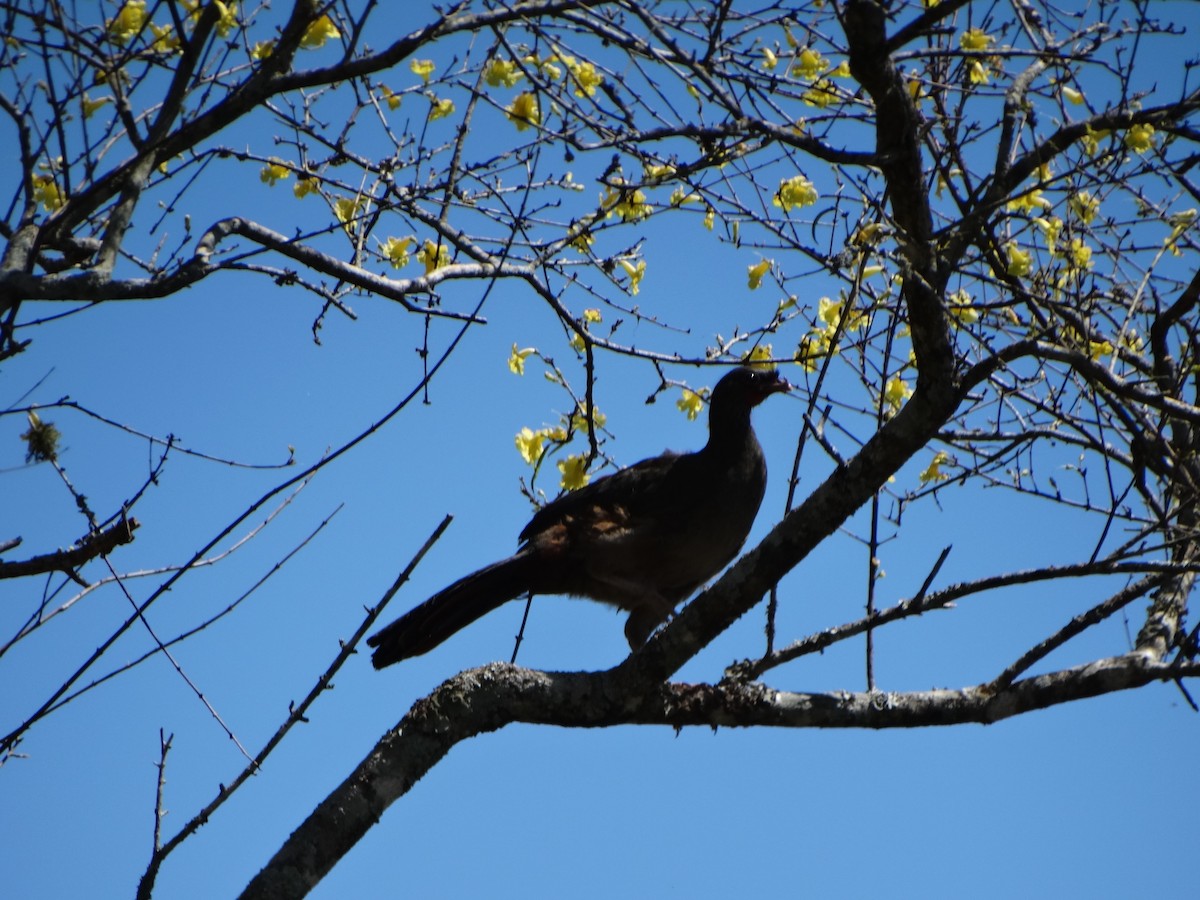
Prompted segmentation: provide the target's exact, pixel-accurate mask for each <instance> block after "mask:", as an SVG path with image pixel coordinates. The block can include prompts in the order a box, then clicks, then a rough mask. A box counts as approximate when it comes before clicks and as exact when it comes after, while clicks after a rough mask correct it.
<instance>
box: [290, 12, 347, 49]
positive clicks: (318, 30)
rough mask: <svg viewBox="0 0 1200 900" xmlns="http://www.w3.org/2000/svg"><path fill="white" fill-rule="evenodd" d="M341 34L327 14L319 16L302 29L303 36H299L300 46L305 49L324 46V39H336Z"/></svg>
mask: <svg viewBox="0 0 1200 900" xmlns="http://www.w3.org/2000/svg"><path fill="white" fill-rule="evenodd" d="M341 36H342V33H341V32H340V31H338V30H337V26H336V25H334V24H333V19H331V18H329V16H321V18H319V19H317V20H316V21H314V22H313V23H312V24H311V25H309V26H308V27H307V28H306V29H304V36H303V37H302V38H300V46H301V47H303V48H304V49H305V50H315V49H316V48H317V47H324V46H325V42H326V41H329V40H337V39H338V38H340V37H341Z"/></svg>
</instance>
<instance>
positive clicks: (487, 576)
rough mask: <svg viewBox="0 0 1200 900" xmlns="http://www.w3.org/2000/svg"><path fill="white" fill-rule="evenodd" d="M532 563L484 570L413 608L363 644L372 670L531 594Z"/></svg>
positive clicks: (518, 560) (515, 559)
mask: <svg viewBox="0 0 1200 900" xmlns="http://www.w3.org/2000/svg"><path fill="white" fill-rule="evenodd" d="M535 570H536V565H535V560H534V559H533V557H532V555H531V554H529V553H527V552H520V553H517V554H516V555H515V556H510V557H509V558H508V559H504V560H501V561H500V562H498V563H492V565H490V566H485V567H484V568H482V569H480V570H479V571H478V572H474V573H472V574H470V575H468V576H466V577H465V578H460V579H459V580H458V581H456V582H454V584H452V585H450V586H449V587H447V588H445V589H443V590H441V591H439V592H438V593H436V594H434V595H433V596H432V597H430V598H429V599H428V600H426V601H425V602H424V603H422V604H421V605H420V606H416V607H413V608H412V609H410V610H409V611H408V612H406V613H405V614H404V615H403V616H401V617H400V618H399V619H397V620H396V621H395V622H392V624H390V625H388V626H387V627H386V628H383V629H382V630H380V631H378V632H376V633H375V634H373V635H371V637H369V638H367V645H368V646H370V647H374V648H375V652H374V653H373V654H372V655H371V663H372V665H374V666H375V668H376V669H382V668H383V667H384V666H390V665H391V664H392V663H398V662H400V660H402V659H408V658H409V657H410V656H420V655H421V654H422V653H428V652H429V651H430V650H432V649H433V648H434V647H436V646H437V645H438V644H440V643H441V642H442V641H444V640H446V639H447V638H449V637H450V636H451V635H453V634H455V633H457V632H458V631H460V630H461V629H463V628H466V627H467V626H468V625H470V624H471V623H472V622H474V621H475V620H476V619H478V618H479V617H480V616H483V615H486V614H487V613H490V612H491V611H492V610H493V609H495V608H496V607H498V606H501V605H503V604H504V603H507V602H508V601H509V600H512V599H514V598H516V597H519V596H521V595H522V594H525V593H528V592H529V591H531V590H533V576H534V572H535Z"/></svg>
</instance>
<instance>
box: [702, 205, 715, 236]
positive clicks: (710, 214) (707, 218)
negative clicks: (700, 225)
mask: <svg viewBox="0 0 1200 900" xmlns="http://www.w3.org/2000/svg"><path fill="white" fill-rule="evenodd" d="M716 218H717V211H716V210H715V209H713V208H712V207H711V206H710V207H709V208H708V211H707V212H705V214H704V227H705V228H707V229H708V230H709V231H712V230H713V222H714V220H715V219H716Z"/></svg>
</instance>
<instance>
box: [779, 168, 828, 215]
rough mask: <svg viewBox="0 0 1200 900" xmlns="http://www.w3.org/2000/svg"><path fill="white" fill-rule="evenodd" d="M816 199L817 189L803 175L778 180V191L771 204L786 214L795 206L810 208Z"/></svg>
mask: <svg viewBox="0 0 1200 900" xmlns="http://www.w3.org/2000/svg"><path fill="white" fill-rule="evenodd" d="M818 197H819V195H818V194H817V189H816V188H815V187H814V186H813V183H812V182H811V181H809V180H808V179H807V178H805V177H804V176H803V175H794V176H792V177H791V178H784V179H780V182H779V190H777V191H776V192H775V196H774V197H773V198H772V200H771V202H772V203H773V204H774V205H775V206H778V207H780V208H781V209H782V210H783V211H784V212H785V213H786V212H791V210H792V207H795V206H812V205H813V204H814V203H816V202H817V199H818Z"/></svg>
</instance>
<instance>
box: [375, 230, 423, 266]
mask: <svg viewBox="0 0 1200 900" xmlns="http://www.w3.org/2000/svg"><path fill="white" fill-rule="evenodd" d="M415 242H416V238H414V237H406V238H396V237H389V238H388V239H387V241H385V242H384V243H382V244H380V245H379V252H380V253H381V254H382V255H383V256H386V257H387V260H388V262H389V263H391V266H392V268H393V269H402V268H404V267H405V266H407V265H408V248H409V247H411V246H412V245H413V244H414V243H415Z"/></svg>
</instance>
